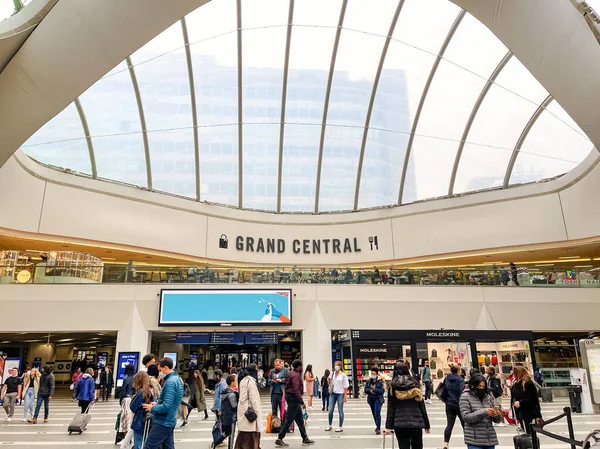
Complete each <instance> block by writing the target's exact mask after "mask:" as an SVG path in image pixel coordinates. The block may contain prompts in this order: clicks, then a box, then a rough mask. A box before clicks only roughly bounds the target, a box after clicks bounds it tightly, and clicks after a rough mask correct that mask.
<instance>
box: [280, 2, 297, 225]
mask: <svg viewBox="0 0 600 449" xmlns="http://www.w3.org/2000/svg"><path fill="white" fill-rule="evenodd" d="M293 22H294V0H290V7H289V12H288V27H287V37H286V41H285V59H284V61H283V87H282V92H281V121H280V123H279V164H278V167H277V213H278V214H280V213H281V184H282V181H283V139H284V136H285V107H286V102H287V83H288V70H289V66H290V45H291V43H292V23H293Z"/></svg>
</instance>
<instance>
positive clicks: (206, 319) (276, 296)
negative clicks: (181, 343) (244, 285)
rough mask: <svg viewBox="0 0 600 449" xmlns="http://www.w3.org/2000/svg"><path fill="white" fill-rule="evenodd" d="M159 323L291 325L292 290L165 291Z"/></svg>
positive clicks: (162, 291) (161, 301)
mask: <svg viewBox="0 0 600 449" xmlns="http://www.w3.org/2000/svg"><path fill="white" fill-rule="evenodd" d="M158 324H159V325H160V326H178V325H182V324H183V325H186V324H187V325H191V324H195V325H212V326H214V325H265V326H274V325H283V326H289V325H291V324H292V290H291V289H265V290H254V289H244V290H242V289H235V290H233V289H230V290H226V289H223V290H161V292H160V311H159V318H158Z"/></svg>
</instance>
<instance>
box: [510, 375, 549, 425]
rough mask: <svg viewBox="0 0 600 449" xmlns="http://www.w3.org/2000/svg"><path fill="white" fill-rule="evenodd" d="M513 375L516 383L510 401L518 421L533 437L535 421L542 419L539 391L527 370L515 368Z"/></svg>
mask: <svg viewBox="0 0 600 449" xmlns="http://www.w3.org/2000/svg"><path fill="white" fill-rule="evenodd" d="M513 373H514V376H515V382H514V384H513V387H512V389H511V394H510V401H511V404H512V406H513V407H514V408H515V411H516V414H517V417H518V419H520V420H521V422H522V426H523V428H524V430H525V432H527V434H529V435H531V424H532V423H533V421H537V420H538V419H542V409H541V407H540V398H539V397H538V390H537V387H536V386H535V383H534V382H533V379H532V378H531V374H529V371H527V368H525V367H524V366H515V368H514V369H513Z"/></svg>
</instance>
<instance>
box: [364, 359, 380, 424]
mask: <svg viewBox="0 0 600 449" xmlns="http://www.w3.org/2000/svg"><path fill="white" fill-rule="evenodd" d="M365 394H366V395H367V403H368V404H369V407H371V413H372V414H373V419H374V420H375V434H377V435H379V434H381V407H382V406H383V394H384V388H383V381H382V380H381V379H380V378H379V370H378V369H377V368H371V377H370V378H369V380H368V381H367V383H366V384H365Z"/></svg>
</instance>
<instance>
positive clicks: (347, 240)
mask: <svg viewBox="0 0 600 449" xmlns="http://www.w3.org/2000/svg"><path fill="white" fill-rule="evenodd" d="M364 240H365V241H363V242H361V241H360V239H359V238H357V237H344V238H328V239H293V240H291V244H290V242H288V241H286V240H285V239H275V238H262V237H259V238H255V237H248V236H243V235H238V236H236V238H235V249H236V250H237V251H243V252H248V253H273V254H283V253H285V252H286V251H287V250H288V249H290V248H291V251H292V253H294V254H342V253H360V252H361V251H362V248H363V247H366V248H369V249H370V250H371V251H377V250H379V239H378V237H377V236H376V235H373V236H369V237H368V238H366V239H364ZM363 245H364V246H363ZM219 248H221V249H228V248H229V238H228V237H227V236H226V235H225V234H222V235H221V236H220V237H219Z"/></svg>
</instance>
